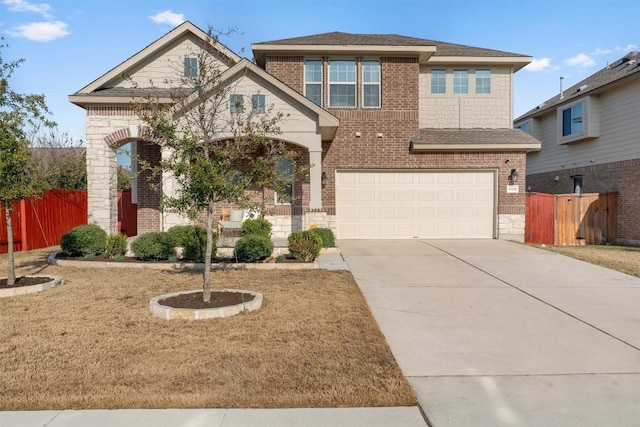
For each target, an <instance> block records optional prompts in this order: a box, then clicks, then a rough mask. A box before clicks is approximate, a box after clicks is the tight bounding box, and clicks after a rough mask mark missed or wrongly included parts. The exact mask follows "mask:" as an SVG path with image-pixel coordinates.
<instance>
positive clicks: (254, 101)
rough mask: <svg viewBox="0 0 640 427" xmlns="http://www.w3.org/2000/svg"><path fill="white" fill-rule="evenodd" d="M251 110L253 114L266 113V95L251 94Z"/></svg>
mask: <svg viewBox="0 0 640 427" xmlns="http://www.w3.org/2000/svg"><path fill="white" fill-rule="evenodd" d="M251 112H252V113H253V114H264V113H265V112H266V107H265V96H264V95H260V94H256V95H251Z"/></svg>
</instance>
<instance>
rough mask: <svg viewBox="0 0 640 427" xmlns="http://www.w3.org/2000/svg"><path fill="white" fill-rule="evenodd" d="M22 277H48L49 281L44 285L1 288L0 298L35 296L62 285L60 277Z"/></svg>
mask: <svg viewBox="0 0 640 427" xmlns="http://www.w3.org/2000/svg"><path fill="white" fill-rule="evenodd" d="M24 277H49V278H50V279H51V280H50V281H48V282H45V283H40V284H37V285H30V286H18V287H15V288H2V289H0V298H8V297H14V296H17V295H25V294H35V293H38V292H42V291H46V290H49V289H51V288H55V287H56V286H58V285H61V284H62V283H64V279H62V277H60V276H48V275H46V274H41V275H27V276H24Z"/></svg>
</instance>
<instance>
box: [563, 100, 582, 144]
mask: <svg viewBox="0 0 640 427" xmlns="http://www.w3.org/2000/svg"><path fill="white" fill-rule="evenodd" d="M581 132H582V103H579V104H575V105H574V106H572V107H570V108H567V109H565V110H562V136H568V135H575V134H578V133H581Z"/></svg>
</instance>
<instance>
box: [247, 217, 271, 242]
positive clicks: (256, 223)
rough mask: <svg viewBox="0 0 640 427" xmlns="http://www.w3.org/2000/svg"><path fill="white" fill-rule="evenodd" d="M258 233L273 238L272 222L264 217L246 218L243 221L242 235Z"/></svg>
mask: <svg viewBox="0 0 640 427" xmlns="http://www.w3.org/2000/svg"><path fill="white" fill-rule="evenodd" d="M251 234H256V235H258V236H264V237H266V238H268V239H271V223H270V222H269V221H267V220H266V219H264V218H256V219H246V220H245V221H244V222H243V223H242V235H243V236H248V235H251Z"/></svg>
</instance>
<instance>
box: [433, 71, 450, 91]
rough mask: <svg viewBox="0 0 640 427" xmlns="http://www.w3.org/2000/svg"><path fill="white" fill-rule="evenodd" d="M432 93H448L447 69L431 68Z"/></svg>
mask: <svg viewBox="0 0 640 427" xmlns="http://www.w3.org/2000/svg"><path fill="white" fill-rule="evenodd" d="M431 93H447V70H431Z"/></svg>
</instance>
